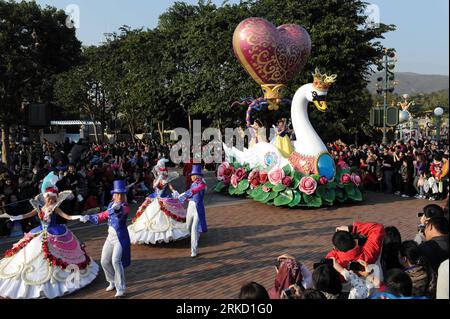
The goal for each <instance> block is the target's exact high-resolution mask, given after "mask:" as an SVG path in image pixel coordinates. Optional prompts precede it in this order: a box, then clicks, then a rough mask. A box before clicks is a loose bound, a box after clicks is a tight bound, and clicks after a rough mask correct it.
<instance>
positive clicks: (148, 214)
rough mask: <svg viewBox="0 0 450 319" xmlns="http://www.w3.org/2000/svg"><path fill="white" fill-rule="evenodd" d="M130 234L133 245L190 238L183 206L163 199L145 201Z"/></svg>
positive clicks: (129, 229)
mask: <svg viewBox="0 0 450 319" xmlns="http://www.w3.org/2000/svg"><path fill="white" fill-rule="evenodd" d="M128 232H129V233H130V239H131V243H132V244H156V243H169V242H172V241H176V240H180V239H183V238H186V237H189V236H190V232H189V230H188V229H187V227H186V210H185V209H184V207H183V205H182V204H180V202H179V201H178V200H177V199H173V198H161V197H155V198H150V197H147V198H146V199H145V201H144V203H143V204H142V205H141V207H140V208H139V210H138V212H137V214H136V217H135V218H134V219H133V224H131V225H130V226H128Z"/></svg>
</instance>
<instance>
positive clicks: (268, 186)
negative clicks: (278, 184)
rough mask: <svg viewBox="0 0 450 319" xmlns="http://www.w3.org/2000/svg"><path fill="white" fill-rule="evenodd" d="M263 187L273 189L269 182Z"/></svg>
mask: <svg viewBox="0 0 450 319" xmlns="http://www.w3.org/2000/svg"><path fill="white" fill-rule="evenodd" d="M263 186H265V187H267V188H270V189H272V188H274V186H275V185H272V184H271V183H270V182H267V183H265V184H264V185H263Z"/></svg>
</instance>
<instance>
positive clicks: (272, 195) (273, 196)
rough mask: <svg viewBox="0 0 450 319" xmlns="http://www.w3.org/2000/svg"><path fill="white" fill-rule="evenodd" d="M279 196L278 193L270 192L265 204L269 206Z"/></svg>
mask: <svg viewBox="0 0 450 319" xmlns="http://www.w3.org/2000/svg"><path fill="white" fill-rule="evenodd" d="M277 196H278V193H277V192H270V195H269V197H267V199H266V200H265V201H264V204H268V203H269V202H270V201H271V200H274V199H275V198H276V197H277Z"/></svg>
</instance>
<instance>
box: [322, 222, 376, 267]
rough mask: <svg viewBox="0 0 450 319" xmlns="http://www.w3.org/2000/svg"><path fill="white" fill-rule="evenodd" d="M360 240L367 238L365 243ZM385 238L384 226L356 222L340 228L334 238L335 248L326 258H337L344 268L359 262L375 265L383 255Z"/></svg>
mask: <svg viewBox="0 0 450 319" xmlns="http://www.w3.org/2000/svg"><path fill="white" fill-rule="evenodd" d="M358 238H365V242H364V243H360V240H358ZM383 238H384V226H383V225H381V224H377V223H361V222H354V223H353V225H351V226H341V227H338V228H336V233H335V234H334V236H333V245H334V248H333V249H332V250H331V251H330V252H329V253H328V255H327V257H326V258H328V259H331V258H335V259H336V261H337V262H338V263H339V264H340V265H341V266H342V267H344V268H347V267H348V265H349V263H350V262H351V261H357V260H363V261H365V262H367V263H368V264H375V263H376V262H377V261H378V259H379V257H380V254H381V248H382V247H383Z"/></svg>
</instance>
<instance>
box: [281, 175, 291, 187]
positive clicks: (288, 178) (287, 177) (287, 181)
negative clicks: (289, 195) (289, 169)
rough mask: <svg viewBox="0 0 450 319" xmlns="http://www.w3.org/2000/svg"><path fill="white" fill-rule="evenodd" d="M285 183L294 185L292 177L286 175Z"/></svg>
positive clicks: (288, 185)
mask: <svg viewBox="0 0 450 319" xmlns="http://www.w3.org/2000/svg"><path fill="white" fill-rule="evenodd" d="M283 185H284V186H286V187H290V186H291V185H292V177H290V176H285V177H284V178H283Z"/></svg>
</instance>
